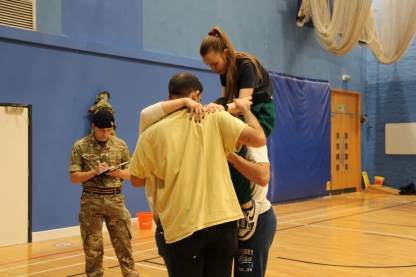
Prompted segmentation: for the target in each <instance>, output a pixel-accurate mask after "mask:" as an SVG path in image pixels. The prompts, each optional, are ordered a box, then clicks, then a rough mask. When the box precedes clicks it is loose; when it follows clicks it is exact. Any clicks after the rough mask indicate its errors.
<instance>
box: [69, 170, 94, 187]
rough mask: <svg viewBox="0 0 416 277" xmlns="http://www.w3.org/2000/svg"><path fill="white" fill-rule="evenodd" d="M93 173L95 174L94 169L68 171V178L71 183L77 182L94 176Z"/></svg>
mask: <svg viewBox="0 0 416 277" xmlns="http://www.w3.org/2000/svg"><path fill="white" fill-rule="evenodd" d="M95 175H97V174H96V173H95V170H90V171H86V172H81V171H72V172H70V173H69V179H70V180H71V183H73V184H78V183H82V182H85V181H87V180H89V179H91V178H93V177H95Z"/></svg>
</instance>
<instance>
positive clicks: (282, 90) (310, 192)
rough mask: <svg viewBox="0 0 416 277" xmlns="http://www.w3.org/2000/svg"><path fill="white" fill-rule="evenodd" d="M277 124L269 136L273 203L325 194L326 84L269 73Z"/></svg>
mask: <svg viewBox="0 0 416 277" xmlns="http://www.w3.org/2000/svg"><path fill="white" fill-rule="evenodd" d="M270 76H271V79H272V81H273V85H274V89H275V92H274V96H273V99H274V105H275V108H276V125H275V129H274V131H273V133H272V134H271V135H270V136H269V137H268V141H267V144H268V147H269V158H270V164H271V178H270V184H269V192H268V198H269V200H270V201H271V202H272V203H277V202H286V201H294V200H300V199H306V198H314V197H319V196H324V195H327V194H329V191H327V190H326V182H327V181H330V178H331V157H330V151H331V148H330V100H331V94H330V87H329V83H328V82H327V81H321V80H310V79H304V78H298V77H293V76H287V75H283V74H279V73H275V72H270Z"/></svg>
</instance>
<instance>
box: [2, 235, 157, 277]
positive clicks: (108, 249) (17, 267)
mask: <svg viewBox="0 0 416 277" xmlns="http://www.w3.org/2000/svg"><path fill="white" fill-rule="evenodd" d="M150 242H152V241H149V242H143V243H136V244H134V245H141V244H146V243H150ZM153 242H154V241H153ZM156 249H157V248H150V249H146V250H142V251H136V252H133V254H137V253H142V252H147V251H153V250H156ZM110 250H113V248H107V249H104V252H105V251H110ZM84 255H85V254H84V253H82V254H77V255H72V256H65V257H61V258H55V259H50V260H46V261H41V262H36V263H31V264H26V265H20V266H15V267H9V268H5V269H1V270H0V272H3V271H8V270H13V269H19V268H24V267H27V268H29V267H30V266H33V265H39V264H46V263H50V262H54V261H59V260H65V259H70V258H74V257H79V256H84ZM110 257H111V256H104V259H105V260H110V259H113V258H110ZM113 257H116V256H113ZM116 259H117V258H116ZM84 264H85V262H84ZM76 265H78V264H76ZM25 276H28V275H25Z"/></svg>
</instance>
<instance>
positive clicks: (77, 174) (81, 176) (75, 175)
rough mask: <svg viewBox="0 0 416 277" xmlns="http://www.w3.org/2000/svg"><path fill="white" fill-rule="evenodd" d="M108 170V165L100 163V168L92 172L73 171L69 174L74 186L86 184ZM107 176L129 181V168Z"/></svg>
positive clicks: (115, 171)
mask: <svg viewBox="0 0 416 277" xmlns="http://www.w3.org/2000/svg"><path fill="white" fill-rule="evenodd" d="M107 169H109V167H108V165H107V164H106V163H99V164H98V166H97V167H96V168H95V169H91V170H90V171H85V172H82V171H71V172H70V173H69V179H70V180H71V182H72V183H73V184H78V183H82V182H85V181H87V180H89V179H91V178H93V177H95V176H96V175H98V174H100V173H101V172H103V171H106V170H107ZM106 175H108V176H113V177H119V178H122V179H129V178H130V171H129V169H128V168H125V169H117V170H114V171H110V172H108V173H106Z"/></svg>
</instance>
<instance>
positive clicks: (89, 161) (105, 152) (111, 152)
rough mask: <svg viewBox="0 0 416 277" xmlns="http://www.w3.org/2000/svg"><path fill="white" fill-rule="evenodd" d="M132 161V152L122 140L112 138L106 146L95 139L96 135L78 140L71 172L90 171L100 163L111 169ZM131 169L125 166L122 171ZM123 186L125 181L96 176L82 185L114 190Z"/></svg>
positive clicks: (72, 158) (73, 152)
mask: <svg viewBox="0 0 416 277" xmlns="http://www.w3.org/2000/svg"><path fill="white" fill-rule="evenodd" d="M127 161H130V152H129V149H128V147H127V144H126V143H125V142H124V141H122V140H121V139H119V138H117V137H115V136H110V137H109V138H108V140H107V142H106V143H105V145H104V146H101V145H100V144H99V143H98V142H97V141H96V139H95V137H94V133H92V134H90V135H88V136H86V137H84V138H82V139H80V140H78V141H77V142H75V144H74V146H73V147H72V154H71V161H70V165H69V172H71V171H83V172H86V171H90V170H92V169H94V168H96V167H97V165H98V163H99V162H101V163H104V162H105V163H106V164H107V165H108V166H109V167H111V166H116V165H119V164H121V163H123V162H127ZM127 167H129V164H127V165H124V166H123V168H122V169H125V168H127ZM121 185H123V179H121V178H119V177H112V176H108V175H101V176H95V177H93V178H91V179H89V180H87V181H85V182H83V183H82V186H83V187H87V186H89V187H96V188H113V187H120V186H121Z"/></svg>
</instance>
